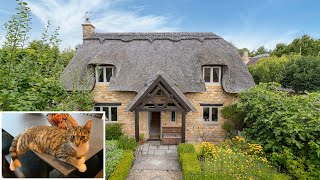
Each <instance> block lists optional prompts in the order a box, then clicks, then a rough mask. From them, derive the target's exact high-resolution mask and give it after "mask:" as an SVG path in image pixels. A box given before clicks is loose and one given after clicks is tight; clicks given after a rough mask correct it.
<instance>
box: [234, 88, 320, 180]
mask: <svg viewBox="0 0 320 180" xmlns="http://www.w3.org/2000/svg"><path fill="white" fill-rule="evenodd" d="M279 86H280V85H279V84H275V83H269V84H259V85H257V86H255V87H253V88H251V89H250V90H248V91H245V92H242V93H240V95H239V97H240V99H239V101H238V103H237V107H238V108H239V109H240V110H241V111H242V112H245V114H246V117H245V123H246V128H245V129H244V132H243V134H244V135H245V136H246V137H247V138H248V139H249V140H251V141H253V142H255V143H258V144H261V145H262V146H263V147H264V150H265V151H266V152H267V153H269V154H272V156H271V161H272V163H273V165H275V166H277V167H279V168H281V169H282V170H283V171H285V172H289V173H290V174H291V175H292V176H293V177H294V178H297V179H299V178H300V179H301V178H302V179H303V178H305V177H307V178H318V177H319V176H320V171H319V170H320V140H319V137H320V119H319V117H320V111H319V109H320V100H319V99H320V93H319V92H318V93H308V94H305V95H295V96H292V95H289V94H288V93H285V92H281V91H278V90H277V88H278V87H279Z"/></svg>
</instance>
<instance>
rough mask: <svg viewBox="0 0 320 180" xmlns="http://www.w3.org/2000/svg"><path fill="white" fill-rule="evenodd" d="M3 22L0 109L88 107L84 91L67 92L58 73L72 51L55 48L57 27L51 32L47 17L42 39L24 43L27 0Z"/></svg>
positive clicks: (27, 14)
mask: <svg viewBox="0 0 320 180" xmlns="http://www.w3.org/2000/svg"><path fill="white" fill-rule="evenodd" d="M17 2H18V8H17V12H16V14H15V15H13V16H12V18H11V20H10V21H8V22H7V23H5V25H4V29H5V31H6V35H5V41H4V45H3V46H2V47H1V49H0V64H1V66H0V76H1V77H2V78H0V110H2V111H44V110H91V109H92V107H93V102H92V99H93V96H92V94H91V92H88V91H79V92H78V91H72V92H70V93H69V92H67V91H65V90H64V89H63V87H61V85H60V83H59V80H58V79H59V77H60V75H61V73H62V71H63V70H64V68H65V66H66V65H67V64H68V62H69V60H70V59H71V57H72V56H73V54H74V51H71V50H66V51H63V52H60V51H59V48H58V45H59V43H60V42H61V40H60V39H59V38H58V35H59V33H58V31H59V28H57V29H55V30H54V31H53V32H51V28H50V21H49V22H48V25H47V27H46V29H45V31H44V33H43V35H42V39H41V40H38V41H32V42H30V43H29V44H28V39H29V38H28V32H29V31H30V30H31V28H30V27H29V25H30V21H31V16H30V9H29V8H28V7H27V3H25V2H23V1H20V0H18V1H17Z"/></svg>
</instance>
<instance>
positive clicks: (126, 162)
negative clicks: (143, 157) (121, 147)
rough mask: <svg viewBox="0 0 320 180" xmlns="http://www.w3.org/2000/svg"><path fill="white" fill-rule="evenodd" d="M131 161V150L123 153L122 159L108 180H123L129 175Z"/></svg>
mask: <svg viewBox="0 0 320 180" xmlns="http://www.w3.org/2000/svg"><path fill="white" fill-rule="evenodd" d="M132 161H133V152H132V151H131V150H126V151H124V153H123V156H122V158H121V159H120V161H119V163H118V164H117V166H116V168H115V170H114V171H113V172H112V174H111V176H110V178H109V180H125V179H126V177H127V176H128V174H129V171H130V168H131V164H132Z"/></svg>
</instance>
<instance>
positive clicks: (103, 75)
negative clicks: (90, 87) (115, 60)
mask: <svg viewBox="0 0 320 180" xmlns="http://www.w3.org/2000/svg"><path fill="white" fill-rule="evenodd" d="M112 75H113V66H97V67H96V82H97V83H108V82H110V79H111V76H112Z"/></svg>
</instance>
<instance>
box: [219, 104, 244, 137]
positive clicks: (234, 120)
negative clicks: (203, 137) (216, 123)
mask: <svg viewBox="0 0 320 180" xmlns="http://www.w3.org/2000/svg"><path fill="white" fill-rule="evenodd" d="M221 112H222V116H223V117H224V118H225V122H224V123H223V124H222V128H223V129H224V130H225V132H226V137H228V138H231V137H234V136H236V135H237V134H238V131H242V129H243V126H244V124H243V119H244V116H245V114H244V113H243V112H242V111H239V110H238V109H237V105H236V104H233V105H229V106H225V107H224V108H223V109H222V111H221Z"/></svg>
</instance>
